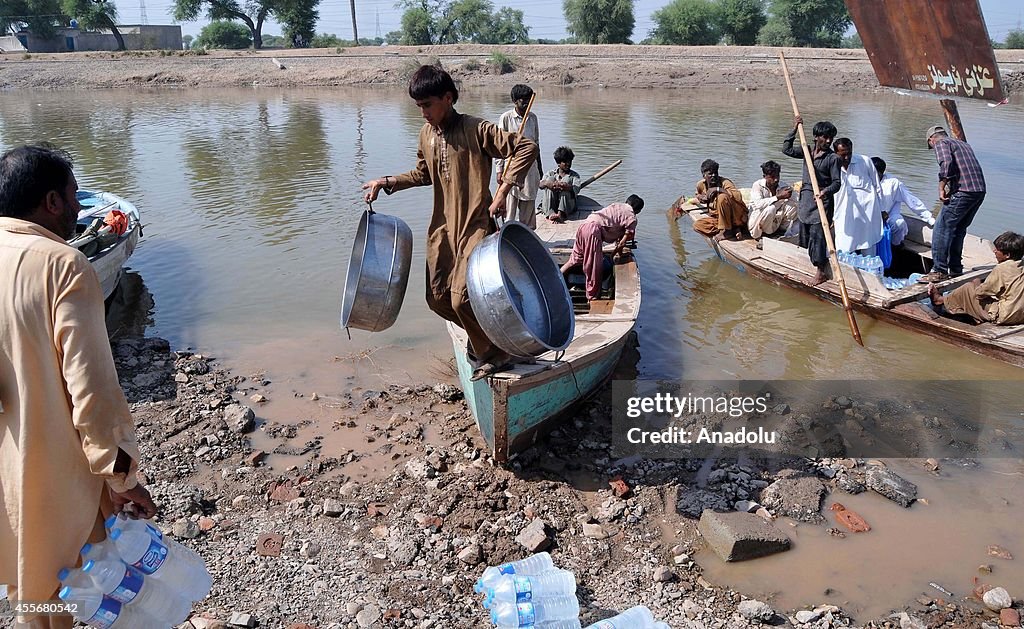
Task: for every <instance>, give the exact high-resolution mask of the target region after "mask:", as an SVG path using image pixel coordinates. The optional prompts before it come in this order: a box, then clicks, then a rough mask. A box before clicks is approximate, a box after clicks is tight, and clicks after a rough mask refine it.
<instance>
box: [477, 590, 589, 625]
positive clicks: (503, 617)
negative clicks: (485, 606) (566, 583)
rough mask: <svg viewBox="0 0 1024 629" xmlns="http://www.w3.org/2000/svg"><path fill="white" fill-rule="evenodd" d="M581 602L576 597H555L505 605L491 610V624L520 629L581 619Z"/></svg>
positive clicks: (499, 605) (496, 606)
mask: <svg viewBox="0 0 1024 629" xmlns="http://www.w3.org/2000/svg"><path fill="white" fill-rule="evenodd" d="M579 615H580V602H579V601H578V600H576V597H575V596H553V597H550V598H544V599H540V600H538V601H536V602H533V603H517V604H512V603H504V604H498V605H494V606H493V607H492V608H491V622H493V623H494V624H495V625H496V626H497V627H499V628H500V629H518V628H519V627H529V626H531V625H539V624H543V623H549V622H551V621H554V620H572V619H573V618H579Z"/></svg>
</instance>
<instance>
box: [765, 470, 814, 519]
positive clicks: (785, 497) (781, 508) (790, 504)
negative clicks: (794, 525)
mask: <svg viewBox="0 0 1024 629" xmlns="http://www.w3.org/2000/svg"><path fill="white" fill-rule="evenodd" d="M826 493H827V490H826V489H825V485H824V484H823V483H822V482H821V481H820V480H818V479H817V478H815V477H813V476H797V477H790V478H780V479H779V480H777V481H775V482H774V483H772V484H771V485H769V486H768V487H766V488H765V490H764V491H763V492H761V503H762V504H763V505H764V506H766V507H768V509H769V510H771V512H772V513H774V514H775V515H776V516H787V517H790V518H793V519H795V520H800V521H801V522H810V523H812V524H820V523H821V522H824V521H825V518H823V517H822V515H821V501H822V500H823V499H824V498H825V494H826Z"/></svg>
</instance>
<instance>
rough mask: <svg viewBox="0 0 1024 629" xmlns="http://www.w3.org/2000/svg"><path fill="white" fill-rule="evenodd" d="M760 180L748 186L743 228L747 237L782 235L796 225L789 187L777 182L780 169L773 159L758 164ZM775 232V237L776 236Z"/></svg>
mask: <svg viewBox="0 0 1024 629" xmlns="http://www.w3.org/2000/svg"><path fill="white" fill-rule="evenodd" d="M761 174H762V175H764V177H762V178H761V179H758V180H757V181H755V182H754V185H753V186H751V187H750V203H747V211H748V212H749V216H748V217H747V229H748V230H749V231H750V237H751V238H757V239H758V240H760V239H761V236H773V235H782V234H785V233H786V232H788V231H789V229H790V228H791V227H793V225H794V224H795V223H796V202H795V201H794V200H793V188H792V187H791V186H790V185H789V184H787V183H785V182H783V181H782V180H781V179H780V176H781V175H782V166H780V165H779V163H778V162H776V161H774V160H768V161H767V162H765V163H763V164H761ZM776 232H778V234H776Z"/></svg>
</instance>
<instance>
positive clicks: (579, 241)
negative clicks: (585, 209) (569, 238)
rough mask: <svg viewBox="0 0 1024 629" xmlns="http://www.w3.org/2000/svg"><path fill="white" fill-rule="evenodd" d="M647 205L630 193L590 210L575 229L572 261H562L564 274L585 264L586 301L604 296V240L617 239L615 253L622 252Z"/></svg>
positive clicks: (570, 257) (614, 254) (570, 258)
mask: <svg viewBox="0 0 1024 629" xmlns="http://www.w3.org/2000/svg"><path fill="white" fill-rule="evenodd" d="M642 209H644V200H643V199H641V198H640V197H638V196H636V195H635V194H631V195H629V198H627V199H626V202H625V203H612V204H611V205H609V206H608V207H605V208H602V209H600V210H598V211H596V212H593V213H591V214H590V216H588V217H587V220H585V221H583V222H582V223H581V224H580V226H579V229H577V230H576V240H575V242H574V243H573V245H572V253H571V254H570V255H569V261H568V262H566V263H565V264H563V265H562V275H565V274H566V273H568V272H569V271H571V270H572V269H573V268H575V267H579V266H582V267H583V276H584V277H585V278H586V280H587V301H594V300H595V299H597V298H598V297H600V296H601V281H602V279H603V278H602V275H603V273H604V251H603V247H604V243H606V242H614V243H615V251H613V252H612V256H617V255H619V253H621V252H622V249H623V247H625V246H626V243H627V242H629V241H630V240H632V239H633V238H634V236H635V234H636V215H637V214H639V213H640V210H642Z"/></svg>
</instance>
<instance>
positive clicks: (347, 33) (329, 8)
mask: <svg viewBox="0 0 1024 629" xmlns="http://www.w3.org/2000/svg"><path fill="white" fill-rule="evenodd" d="M492 1H493V3H494V6H495V8H499V7H502V6H509V7H512V8H514V9H519V10H521V11H522V12H523V14H524V21H525V22H526V25H527V26H528V27H530V37H531V38H534V39H562V38H564V37H568V33H567V32H566V30H565V18H564V17H563V15H562V3H561V1H560V0H509V1H508V2H502V1H501V0H492ZM669 1H670V0H636V4H635V14H636V27H635V28H634V30H633V41H640V40H642V39H644V38H645V37H647V35H648V33H649V32H650V31H651V29H653V28H654V23H653V20H652V19H651V14H652V13H654V12H655V11H657V10H658V9H660V8H661V7H663V6H665V5H666V4H668V2H669ZM980 1H981V11H982V14H983V15H984V16H985V23H986V24H987V25H988V30H989V33H990V34H991V36H992V38H993V39H995V40H996V41H1002V40H1003V38H1004V37H1005V36H1006V33H1007V31H1010V30H1012V29H1015V28H1020V27H1022V25H1024V2H1022V1H1021V0H980ZM114 2H115V3H116V4H117V9H118V14H119V15H120V20H119V21H120V23H122V24H139V23H141V21H142V20H141V15H142V6H141V5H142V3H145V11H146V17H147V18H148V23H149V24H173V23H174V21H173V20H172V19H171V16H170V7H171V6H172V5H173V0H114ZM401 17H402V10H401V9H397V8H395V2H394V0H356V21H357V26H358V28H359V36H360V37H376V36H378V35H380V36H381V37H383V36H384V35H385V34H387V33H388V32H390V31H393V30H398V28H399V23H400V21H401ZM206 23H207V21H206V20H201V21H197V22H182V23H181V27H182V28H181V30H182V34H184V35H193V36H195V35H198V34H199V31H200V29H202V27H203V26H204V25H205V24H206ZM316 30H317V32H318V33H333V34H335V35H337V36H339V37H341V38H342V39H352V17H351V14H350V13H349V0H321V2H320V21H319V23H318V24H317V29H316ZM263 32H264V34H267V35H280V34H281V28H280V27H279V26H278V25H277V24H276V23H274V22H272V21H271V22H268V23H267V24H266V25H265V26H264V29H263Z"/></svg>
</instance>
